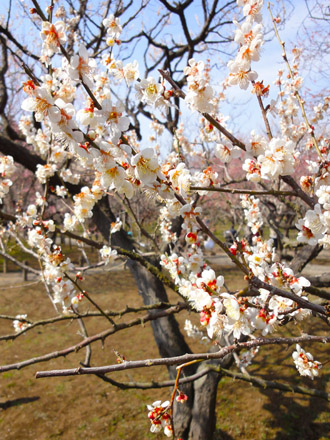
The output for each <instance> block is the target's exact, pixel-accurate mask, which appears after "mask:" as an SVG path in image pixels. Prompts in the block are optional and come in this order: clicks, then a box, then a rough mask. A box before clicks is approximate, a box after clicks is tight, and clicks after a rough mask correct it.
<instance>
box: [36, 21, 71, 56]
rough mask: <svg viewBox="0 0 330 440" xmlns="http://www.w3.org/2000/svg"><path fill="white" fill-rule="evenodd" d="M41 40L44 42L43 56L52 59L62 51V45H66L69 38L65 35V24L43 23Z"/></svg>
mask: <svg viewBox="0 0 330 440" xmlns="http://www.w3.org/2000/svg"><path fill="white" fill-rule="evenodd" d="M40 34H41V38H42V40H43V45H42V54H43V55H45V56H46V57H51V56H52V55H54V54H55V53H58V52H60V51H61V49H60V45H63V44H65V42H66V40H67V37H66V34H65V23H64V22H63V21H57V22H56V23H54V24H53V23H49V22H48V21H43V22H42V30H41V33H40Z"/></svg>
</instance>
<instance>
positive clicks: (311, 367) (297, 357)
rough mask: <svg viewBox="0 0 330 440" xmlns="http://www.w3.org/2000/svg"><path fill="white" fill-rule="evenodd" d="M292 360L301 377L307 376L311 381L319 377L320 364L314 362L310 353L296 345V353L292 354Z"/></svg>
mask: <svg viewBox="0 0 330 440" xmlns="http://www.w3.org/2000/svg"><path fill="white" fill-rule="evenodd" d="M292 358H293V361H294V363H295V366H296V368H297V370H298V371H299V374H300V375H301V376H307V377H309V378H310V379H312V380H313V379H314V377H316V376H318V375H319V371H320V369H321V368H322V364H321V363H320V362H318V361H314V357H313V356H312V355H311V354H310V353H306V352H305V350H303V349H302V348H301V347H300V345H299V344H297V345H296V351H294V352H293V353H292Z"/></svg>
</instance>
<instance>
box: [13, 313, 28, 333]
mask: <svg viewBox="0 0 330 440" xmlns="http://www.w3.org/2000/svg"><path fill="white" fill-rule="evenodd" d="M15 318H16V319H15V320H14V321H13V327H14V330H15V332H16V333H20V332H21V331H23V330H26V329H27V328H28V327H30V325H31V324H30V323H29V322H28V321H27V320H26V318H27V315H16V316H15Z"/></svg>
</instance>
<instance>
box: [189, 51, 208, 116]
mask: <svg viewBox="0 0 330 440" xmlns="http://www.w3.org/2000/svg"><path fill="white" fill-rule="evenodd" d="M204 69H205V64H204V63H203V61H198V62H197V61H196V60H194V58H191V59H190V60H189V61H188V66H187V67H185V69H184V74H185V75H186V76H187V82H188V91H187V94H186V97H185V101H186V102H187V104H189V106H190V107H191V108H192V109H194V110H197V111H199V112H201V113H212V112H213V111H214V105H213V104H212V99H213V95H214V92H213V88H212V87H211V86H210V84H209V83H208V73H207V72H205V71H204Z"/></svg>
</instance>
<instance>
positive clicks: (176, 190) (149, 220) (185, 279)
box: [0, 0, 330, 440]
mask: <svg viewBox="0 0 330 440" xmlns="http://www.w3.org/2000/svg"><path fill="white" fill-rule="evenodd" d="M25 3H26V4H25ZM28 3H30V2H22V3H20V5H18V6H17V7H19V8H21V10H22V11H24V13H25V14H26V17H25V19H24V20H26V23H28V21H30V22H31V24H32V25H33V27H34V28H35V29H37V30H38V36H37V37H38V38H40V41H39V45H32V44H31V42H32V39H31V41H30V40H29V39H26V40H25V41H23V42H21V41H20V38H21V36H19V35H18V34H17V30H16V28H15V25H14V23H13V19H12V15H13V14H14V11H13V10H12V9H11V3H10V5H9V9H8V13H7V17H6V18H3V19H2V21H1V23H0V44H1V57H2V65H1V69H0V114H1V121H2V122H1V125H2V134H0V152H1V153H2V156H1V158H0V173H1V180H0V197H1V200H2V208H1V211H0V218H1V219H2V222H3V226H2V228H1V251H0V254H1V255H2V256H3V257H4V258H9V259H11V260H12V261H14V262H16V264H18V265H20V266H23V267H25V268H26V269H29V268H28V267H26V266H25V265H24V264H23V263H21V262H20V261H18V260H17V259H15V258H14V257H13V256H11V255H10V248H9V247H8V248H6V246H5V244H6V243H8V240H6V238H9V239H10V240H12V241H14V242H15V243H16V244H17V245H18V246H20V247H21V248H22V250H24V252H28V253H29V254H30V255H31V258H36V259H37V260H39V261H40V270H36V269H32V268H30V270H33V271H34V272H35V273H36V274H37V275H38V276H39V277H40V278H41V280H42V281H43V283H44V285H45V289H46V292H47V294H48V298H47V299H45V300H47V301H51V303H52V304H53V306H54V307H55V309H56V311H57V314H58V319H59V320H60V319H61V317H62V316H63V315H70V316H72V317H74V318H76V319H79V320H80V322H81V326H82V328H83V329H84V330H83V332H84V333H83V339H82V341H81V342H80V343H79V344H77V345H76V346H75V347H70V349H62V350H60V349H59V350H58V352H57V353H49V354H48V355H44V356H41V357H39V358H38V357H34V358H33V359H28V360H24V361H19V362H17V363H15V364H11V365H3V366H1V367H0V371H8V370H11V369H15V368H22V367H23V366H27V365H30V364H32V363H37V362H39V361H40V362H41V361H45V360H47V359H53V358H56V357H60V356H63V355H67V354H69V352H74V351H77V350H80V349H81V348H83V347H90V346H91V345H92V343H93V342H94V341H96V340H99V339H102V340H103V341H104V340H105V339H106V338H107V337H108V336H109V335H110V334H113V333H115V332H119V331H120V330H122V329H124V328H127V327H128V325H120V326H119V325H118V323H117V322H116V320H115V319H113V318H112V317H111V314H110V313H108V312H107V311H106V310H103V308H102V307H101V306H100V305H99V304H98V302H97V300H96V299H95V298H94V296H93V292H89V293H87V292H86V291H85V290H84V277H85V274H86V276H88V270H91V269H92V268H93V265H92V264H89V263H88V257H87V255H86V252H85V250H84V248H83V246H84V245H85V246H87V245H88V246H91V247H94V248H96V249H98V250H99V262H98V263H97V266H98V267H103V266H105V265H107V264H111V263H112V262H113V261H115V260H116V259H117V258H124V259H125V260H127V265H128V267H129V269H130V270H131V272H132V273H133V275H134V277H135V279H136V282H137V290H138V292H139V293H140V295H141V296H142V298H143V301H144V304H145V306H144V307H142V308H141V310H146V309H147V310H148V314H147V316H146V317H145V318H144V321H145V322H147V321H150V322H151V326H152V329H153V333H154V337H155V341H156V343H157V346H158V349H159V353H160V356H161V357H160V358H156V357H155V358H154V359H149V360H146V359H139V360H132V361H127V360H126V359H125V358H124V357H123V356H122V355H119V354H118V364H117V365H108V366H101V367H100V366H94V365H93V362H92V358H91V352H90V351H89V350H87V351H86V357H85V360H84V363H83V366H81V367H80V366H79V367H77V366H76V365H72V369H69V370H56V371H39V372H38V373H37V377H49V376H65V375H77V374H79V375H82V374H95V375H97V376H98V377H100V378H101V379H103V380H105V381H107V380H108V378H107V376H106V374H107V373H110V372H116V371H120V370H126V369H134V368H144V367H147V366H158V365H165V366H167V367H168V371H169V375H170V379H172V382H171V383H170V384H171V385H172V386H173V391H172V394H171V396H169V398H170V399H169V400H168V401H166V402H163V403H161V401H160V400H157V401H155V402H154V403H153V404H150V405H148V408H147V410H148V411H149V414H148V417H149V419H150V422H151V431H152V432H160V431H163V432H164V434H165V435H166V436H167V437H170V438H173V439H179V438H181V439H187V440H188V439H189V440H193V439H206V438H212V435H213V432H214V428H215V412H214V410H215V397H216V392H217V384H218V381H219V380H220V377H221V375H223V374H225V372H224V371H227V373H226V374H230V373H228V370H224V367H230V366H232V365H233V363H234V361H236V364H237V366H238V368H240V369H241V373H238V374H237V377H242V375H243V378H244V380H247V381H250V382H252V383H255V382H256V381H257V379H256V378H254V377H253V376H250V375H249V374H248V373H247V371H246V368H248V365H249V364H250V363H251V362H253V358H254V356H255V355H256V354H257V352H258V349H259V347H260V350H262V347H263V346H266V345H270V344H279V345H280V344H285V345H289V346H291V345H294V344H296V351H294V352H293V354H292V357H293V360H294V364H295V365H296V367H297V370H298V372H299V373H300V374H301V375H303V376H308V377H310V378H311V379H314V377H315V376H317V375H318V374H319V370H320V368H321V366H322V365H321V362H319V361H314V358H313V356H312V355H311V354H310V353H306V352H305V351H304V350H303V349H302V348H301V346H300V344H304V343H311V342H324V343H329V342H330V338H329V336H327V333H326V332H325V331H324V332H323V333H322V334H321V335H312V334H305V333H302V334H299V330H298V327H297V328H295V329H292V327H289V328H288V332H289V333H290V334H289V336H287V337H283V336H281V335H280V334H278V333H277V329H278V327H279V326H284V325H287V324H288V323H290V322H300V321H303V320H305V321H306V322H308V321H309V320H312V319H313V320H318V321H320V322H321V321H322V322H323V323H324V325H329V313H330V309H329V300H330V294H329V293H328V292H327V291H326V290H324V289H323V290H322V289H320V288H319V287H320V286H321V287H328V286H329V283H330V279H329V278H327V279H326V280H323V281H322V282H323V284H322V285H321V284H320V281H319V280H318V279H317V278H316V277H310V279H307V278H306V277H304V276H302V275H301V271H302V269H303V268H304V267H305V266H306V265H307V264H308V263H309V262H310V261H312V259H313V258H315V257H316V256H317V255H318V254H319V252H320V251H321V250H322V248H325V249H327V248H329V246H330V214H329V207H330V178H329V163H330V162H329V160H330V153H329V141H328V138H327V133H326V132H325V131H324V125H322V127H321V128H320V129H318V127H317V122H318V121H320V120H321V119H323V118H325V117H326V111H327V109H328V106H329V97H324V101H323V102H322V105H321V104H319V103H317V104H318V105H316V107H315V108H316V110H315V114H313V115H307V113H306V110H305V102H304V99H303V96H302V92H301V90H302V83H303V81H302V77H301V76H300V74H299V57H300V51H299V50H297V49H294V50H293V54H292V57H291V55H289V54H287V52H286V50H285V45H284V43H283V42H282V40H281V38H280V35H279V31H278V28H277V23H278V19H277V18H273V15H272V11H271V8H270V6H268V9H269V14H270V17H271V24H272V25H273V26H274V32H275V35H276V36H277V37H278V39H279V48H280V49H281V50H282V57H283V59H284V61H285V62H286V67H287V73H288V74H287V76H285V75H284V73H283V71H280V72H279V76H278V80H277V86H278V93H277V99H276V101H275V100H273V101H271V102H270V103H269V104H267V101H266V100H267V96H268V94H269V91H270V87H269V86H266V85H264V84H263V81H262V80H261V79H260V80H259V77H258V73H257V68H256V67H255V66H254V63H255V62H258V61H259V60H260V59H261V58H262V48H263V45H264V26H263V21H264V17H265V16H266V15H267V14H268V12H267V10H266V8H265V6H264V2H263V0H253V1H252V0H237V2H233V1H228V2H219V1H217V0H212V1H203V2H202V4H201V5H199V6H198V12H199V20H200V22H197V23H196V22H195V21H194V20H192V14H193V12H195V9H194V8H196V4H194V2H192V1H190V0H186V1H184V2H179V3H173V4H172V3H169V2H168V1H166V0H159V1H152V2H148V1H145V0H141V2H117V3H113V2H111V1H110V0H109V1H106V2H102V4H101V3H100V4H99V5H98V6H97V7H95V5H94V6H93V5H92V4H91V3H90V2H89V1H88V0H80V1H73V2H72V1H71V0H70V1H69V0H63V1H55V2H53V1H51V3H50V4H49V5H46V7H45V8H44V6H45V5H44V4H43V2H38V0H31V5H30V4H28ZM155 7H157V8H159V10H158V22H157V23H156V24H153V25H150V24H149V23H147V24H145V20H146V18H147V17H148V14H150V13H151V12H152V10H153V8H155ZM137 29H139V30H137ZM225 34H226V35H227V36H226V37H223V35H225ZM23 43H24V44H23ZM233 45H235V50H233ZM221 52H227V54H226V59H227V62H228V63H227V66H228V72H227V76H226V78H225V79H224V81H223V83H222V84H219V82H217V81H215V77H216V75H215V73H214V69H215V66H216V62H215V61H214V63H213V60H215V57H218V56H219V53H221ZM210 56H212V62H211V61H210V60H209V58H208V57H210ZM223 59H225V58H223ZM11 66H15V69H16V70H18V66H19V70H20V71H21V70H23V71H25V74H26V78H25V80H24V83H23V87H22V93H24V97H22V96H21V94H20V95H19V98H15V99H19V100H20V108H21V109H20V110H19V111H17V114H14V113H13V111H12V109H11V108H10V107H9V100H10V95H9V92H8V90H7V88H6V83H7V81H12V77H13V75H14V69H13V68H12V67H11ZM252 68H253V69H256V70H253V69H252ZM220 87H222V89H221V92H220ZM231 87H239V88H240V89H242V90H246V89H249V88H251V91H252V93H253V94H254V95H255V98H256V101H257V103H258V105H259V107H260V115H261V119H262V120H263V122H264V126H265V128H264V132H259V133H258V132H257V130H256V129H255V128H254V127H251V135H250V138H249V139H246V141H245V142H243V140H241V139H240V137H241V135H240V133H237V134H235V133H233V132H232V131H231V130H230V122H227V117H226V116H224V115H223V114H221V112H220V110H221V102H222V101H223V100H225V96H226V93H227V91H228V89H229V88H231ZM13 99H14V97H13ZM185 104H186V106H185ZM22 110H23V111H22ZM198 113H200V114H201V115H202V117H201V118H200V116H199V115H198ZM271 113H273V114H274V117H270V114H271ZM187 115H189V117H188V118H189V121H190V120H191V119H193V118H195V119H196V124H195V126H197V125H198V123H200V127H199V129H198V130H195V131H194V129H192V128H191V125H193V124H190V123H189V122H188V123H185V122H184V121H185V119H186V118H187ZM146 121H148V122H146ZM311 121H313V123H312V122H311ZM148 123H150V127H151V131H152V133H153V134H152V135H151V136H150V133H148V131H150V130H149V128H146V127H147V124H148ZM164 131H167V132H168V135H167V137H164V138H162V133H163V132H164ZM273 133H274V134H273ZM18 164H19V165H20V166H23V167H25V168H26V169H27V170H29V171H30V172H31V173H33V175H34V176H35V184H34V186H33V188H34V189H35V191H34V192H33V195H30V197H29V199H28V200H27V201H26V203H25V202H24V203H23V202H20V203H17V205H16V210H13V209H12V204H10V203H8V202H7V197H9V194H10V192H11V191H14V190H15V191H16V192H17V191H18V190H17V188H15V184H14V185H13V181H15V182H17V179H16V180H15V179H14V178H15V173H16V176H17V171H16V170H17V168H16V167H17V165H18ZM299 165H300V169H299ZM12 179H14V180H12ZM16 186H17V185H16ZM226 194H227V195H226ZM225 197H228V199H227V201H228V203H227V204H226V203H224V200H225ZM238 197H240V199H239V198H238ZM210 200H211V202H210ZM230 200H231V202H230ZM229 202H230V203H231V205H230V203H229ZM238 204H239V207H238V206H237V205H238ZM143 205H144V206H143ZM228 206H231V208H232V212H236V211H239V214H236V213H235V215H234V214H232V217H231V218H237V215H239V216H240V219H241V222H242V224H243V223H244V225H245V226H246V230H245V231H241V230H240V231H239V235H238V236H237V237H236V236H235V237H234V242H233V244H232V245H231V246H230V247H228V245H227V244H226V243H225V242H223V241H222V238H220V237H219V234H215V233H214V231H212V227H211V226H210V223H209V222H208V217H209V220H213V226H214V225H215V222H214V214H215V212H217V216H220V215H223V216H228V212H226V211H228ZM141 207H142V208H143V210H144V211H145V212H147V215H146V216H145V217H143V216H142V214H141V212H139V211H138V209H140V211H141ZM235 210H236V211H235ZM292 211H293V214H292ZM54 212H56V213H57V216H54ZM123 212H125V213H126V214H125V216H123V215H122V213H123ZM288 212H290V215H292V218H291V221H290V222H288V221H286V222H285V224H284V222H283V221H282V220H283V218H285V215H287V213H288ZM126 215H127V216H128V217H129V218H130V222H131V226H132V225H133V224H134V228H135V229H137V230H138V234H136V236H134V235H133V237H131V236H130V234H129V232H130V233H131V232H132V231H131V230H130V229H132V228H131V227H129V226H128V223H127V221H126V220H125V219H126ZM120 216H121V217H120ZM212 217H213V219H212ZM142 220H143V221H142ZM269 227H272V228H273V229H275V232H276V235H277V236H278V237H281V236H282V232H283V231H284V232H287V231H289V230H290V228H291V230H292V229H294V230H295V232H294V235H295V239H294V240H293V241H294V242H295V244H294V246H293V249H294V251H293V252H292V249H291V250H289V251H287V252H286V255H285V254H284V253H283V252H282V250H283V249H282V247H280V248H279V249H277V248H276V246H274V244H275V242H274V240H273V239H272V238H270V239H268V238H267V235H268V234H267V233H266V228H269ZM91 228H95V229H96V230H97V231H98V232H99V233H100V236H99V238H98V239H95V238H93V237H92V235H91V232H90V231H91ZM285 228H287V229H285ZM54 232H60V233H61V234H63V235H64V236H67V237H70V238H71V239H74V240H76V241H77V243H79V246H80V248H81V250H82V253H83V255H84V256H85V259H86V261H87V263H86V264H87V266H85V267H83V271H84V274H82V269H81V268H80V269H78V268H77V267H76V266H75V265H74V264H73V263H72V261H71V260H70V258H69V257H68V256H67V255H65V252H64V251H63V249H62V247H61V246H60V245H59V244H58V243H57V242H56V240H55V239H54V235H52V234H53V233H54ZM100 237H101V238H100ZM273 238H274V237H273ZM291 238H292V232H291ZM209 239H211V240H213V242H214V243H215V245H216V246H217V247H218V249H219V251H221V252H223V253H225V254H226V255H227V256H228V257H229V258H230V260H231V261H232V263H233V264H235V266H236V267H237V268H238V270H239V271H240V273H241V288H240V289H239V290H237V291H230V289H228V287H227V285H226V274H225V273H220V274H217V273H216V271H215V270H214V268H213V267H212V264H211V263H209V262H208V261H207V259H206V255H205V252H204V247H203V244H204V243H205V241H206V240H209ZM290 252H291V254H290ZM288 255H291V257H292V261H291V262H290V264H289V262H288V261H287V260H285V259H284V258H283V257H284V256H288ZM165 286H167V287H169V288H171V289H172V290H173V291H174V292H176V294H177V295H178V296H179V300H180V301H179V302H178V303H177V304H175V305H173V304H169V302H168V297H167V293H166V290H165ZM311 295H313V296H311ZM84 302H90V303H91V304H92V305H93V307H95V308H96V309H97V311H98V313H99V315H100V316H101V317H103V319H104V318H106V319H107V323H108V325H109V329H108V330H107V331H105V332H104V331H103V332H100V333H98V334H95V335H92V336H90V335H88V334H87V332H86V328H84V325H83V320H84V319H86V316H88V313H87V314H84V317H83V318H82V317H81V315H80V312H79V309H80V308H81V306H82V304H83V303H84ZM109 306H111V297H109ZM187 309H188V310H190V311H191V312H194V313H196V314H197V315H198V316H199V320H200V327H197V326H196V325H195V324H192V323H191V322H190V321H186V324H185V330H186V333H187V336H188V337H197V338H200V339H202V340H203V341H204V342H206V343H207V344H208V346H209V347H210V348H206V350H205V352H203V353H194V352H193V351H192V350H191V348H190V347H189V345H188V344H187V342H186V340H185V338H184V335H183V333H182V331H181V330H180V327H179V325H178V323H177V321H176V319H175V317H174V314H175V313H179V312H180V311H182V310H187ZM129 310H130V308H129V305H128V311H129ZM132 310H133V309H132ZM6 319H8V317H6ZM11 319H12V323H13V326H14V329H15V334H10V335H5V336H2V337H1V338H0V339H4V340H7V339H17V340H18V342H17V343H19V341H20V338H19V336H20V335H22V334H24V333H26V332H28V331H32V329H33V328H35V327H36V326H37V325H41V323H38V322H33V321H32V320H31V319H32V318H30V317H28V316H27V315H26V314H20V315H17V316H12V317H11ZM52 322H53V321H52ZM139 322H140V321H139ZM137 323H138V321H137ZM42 325H47V320H45V321H43V324H42ZM134 325H137V324H134ZM141 331H142V330H141ZM207 350H208V351H207ZM155 356H156V355H155ZM324 361H326V360H324ZM183 370H184V372H185V374H186V377H185V378H184V379H182V377H181V372H182V371H183ZM229 371H230V370H229ZM231 374H232V375H234V376H235V374H236V373H235V372H234V371H232V373H231ZM240 375H241V376H240ZM80 380H83V379H80ZM108 381H109V380H108ZM153 383H154V382H153ZM154 384H155V387H156V386H159V384H156V383H154ZM263 385H264V386H266V387H267V381H264V382H263ZM280 385H281V384H280ZM280 385H279V386H278V387H279V389H283V386H284V385H283V386H282V385H281V386H282V388H281V386H280ZM151 386H152V385H151ZM272 386H274V384H272ZM290 387H291V388H290V389H292V390H294V391H297V392H301V393H307V394H313V393H314V394H315V395H319V396H321V397H325V398H327V399H329V395H328V394H326V393H323V394H322V392H321V391H319V392H318V393H317V392H316V391H315V390H313V389H304V388H301V387H295V386H293V385H290ZM146 415H147V413H146Z"/></svg>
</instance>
